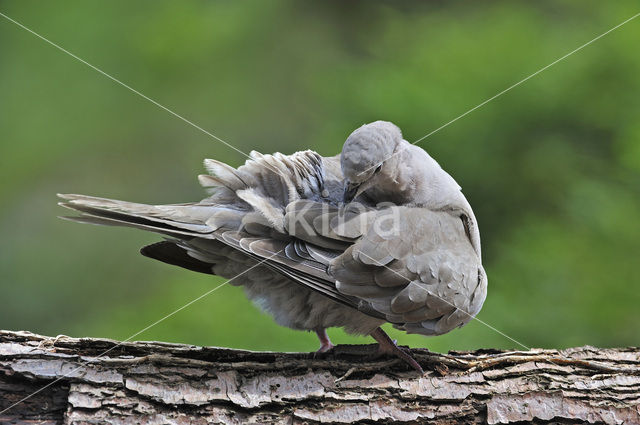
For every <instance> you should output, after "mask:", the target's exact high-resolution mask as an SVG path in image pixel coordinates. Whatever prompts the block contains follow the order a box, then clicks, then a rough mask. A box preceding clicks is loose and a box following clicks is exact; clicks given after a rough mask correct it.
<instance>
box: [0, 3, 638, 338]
mask: <svg viewBox="0 0 640 425" xmlns="http://www.w3.org/2000/svg"><path fill="white" fill-rule="evenodd" d="M0 10H1V11H2V12H3V13H6V14H7V15H9V16H11V17H12V18H14V19H16V20H18V21H20V22H22V23H23V24H24V25H26V26H28V27H30V28H32V29H34V30H35V31H37V32H39V33H40V34H42V35H43V36H45V37H47V38H50V39H51V40H52V41H54V42H55V43H58V44H60V45H61V46H63V47H64V48H66V49H68V50H69V51H71V52H73V53H75V54H77V55H78V56H79V57H81V58H83V59H85V60H87V61H88V62H90V63H92V64H94V65H95V66H97V67H99V68H101V69H103V70H104V71H105V72H108V73H111V74H113V75H114V76H115V77H117V78H119V79H121V80H122V81H124V82H125V83H127V84H129V85H131V86H132V87H134V88H135V89H137V90H139V91H140V92H142V93H144V94H145V95H147V96H149V97H151V98H152V99H154V100H156V101H157V102H159V103H161V104H162V105H165V106H167V107H168V108H170V109H172V110H174V111H176V112H177V113H179V114H182V115H183V116H185V117H186V118H188V119H189V120H191V121H193V122H194V123H197V124H198V125H199V126H201V127H203V128H204V129H206V130H208V131H211V132H212V133H214V134H216V135H217V136H219V137H221V138H222V139H224V140H226V141H228V142H229V143H231V144H233V145H234V146H236V147H238V148H239V149H241V150H243V151H245V152H248V151H250V150H251V149H256V150H259V151H263V152H272V151H281V152H285V153H291V152H294V151H296V150H300V149H306V148H312V149H315V150H317V151H318V152H320V153H321V154H325V155H333V154H335V153H337V152H338V151H339V150H340V148H341V145H342V143H343V141H344V139H345V138H346V136H347V135H348V134H349V133H350V132H351V131H352V130H353V129H354V128H356V127H358V126H360V125H361V124H363V123H365V122H369V121H373V120H376V119H385V120H390V121H393V122H395V123H396V124H398V125H399V126H400V127H401V128H402V129H403V131H404V135H405V138H406V139H407V140H409V141H414V140H417V139H418V138H420V137H422V136H423V135H425V134H427V133H429V132H430V131H432V130H434V129H436V128H438V127H440V126H441V125H442V124H444V123H446V122H448V121H450V120H451V119H453V118H455V117H456V116H458V115H459V114H461V113H463V112H465V111H467V110H468V109H470V108H472V107H473V106H475V105H477V104H479V103H480V102H482V101H484V100H486V99H488V98H489V97H491V96H493V95H495V94H496V93H498V92H500V91H501V90H503V89H505V88H506V87H508V86H510V85H511V84H513V83H516V82H517V81H519V80H521V79H522V78H524V77H526V76H527V75H529V74H531V73H533V72H534V71H536V70H538V69H540V68H541V67H543V66H545V65H547V64H549V63H551V62H553V61H554V60H555V59H557V58H559V57H560V56H562V55H564V54H566V53H568V52H570V51H571V50H573V49H574V48H576V47H577V46H579V45H581V44H583V43H585V42H587V41H589V40H591V39H592V38H594V37H595V36H596V35H598V34H601V33H603V32H604V31H606V30H608V29H609V28H611V27H613V26H614V25H617V24H618V23H620V22H622V21H623V20H625V19H627V18H628V17H630V16H632V15H633V14H635V13H637V12H638V3H637V2H636V1H631V0H628V1H618V2H601V1H596V0H589V1H586V2H574V1H568V0H564V1H538V2H525V1H518V2H507V1H494V2H473V1H458V2H443V1H434V2H418V1H415V2H401V4H398V5H396V3H394V2H390V1H377V2H373V1H368V2H365V1H359V2H358V1H349V2H342V1H330V2H294V1H277V2H276V1H274V2H258V1H251V2H223V1H212V2H200V1H188V2H168V1H139V2H126V1H111V2H105V1H102V2H95V1H94V2H84V1H69V2H65V3H64V7H61V4H60V3H57V2H40V1H35V0H29V1H7V0H5V1H0ZM639 40H640V19H637V20H635V21H632V22H630V23H628V24H627V25H625V26H623V27H621V28H620V29H618V30H616V31H614V32H612V33H611V34H609V35H607V36H605V37H603V38H602V39H600V40H598V41H597V42H595V43H593V44H592V45H590V46H588V47H586V48H585V49H584V50H581V51H579V52H577V53H576V54H574V55H572V56H570V57H568V58H567V59H566V60H564V61H562V62H560V63H558V64H556V65H554V66H553V67H551V68H549V69H548V70H546V71H544V72H542V73H541V74H539V75H537V76H535V77H533V78H532V79H530V80H529V81H526V82H525V83H523V84H522V85H521V86H518V87H516V88H514V89H513V90H511V91H509V92H508V93H506V94H504V95H503V96H501V97H499V98H498V99H496V100H494V101H492V102H490V103H488V104H487V105H485V106H483V107H482V108H480V109H478V110H476V111H474V112H473V113H471V114H469V115H468V116H465V117H464V118H462V119H460V120H459V121H457V122H455V123H453V124H452V125H450V126H448V127H446V128H445V129H443V130H441V131H439V132H437V133H436V134H434V135H432V136H430V137H429V138H427V139H425V140H423V141H421V142H420V145H421V146H422V147H424V148H425V149H427V150H428V151H429V152H430V153H431V155H432V156H434V157H435V158H436V159H437V160H438V161H439V162H440V163H441V164H442V165H443V167H444V168H445V169H446V170H448V171H449V172H450V173H451V174H452V175H453V176H454V177H455V178H456V179H457V181H458V182H459V183H460V184H461V185H462V186H463V189H464V192H465V194H466V195H467V197H468V198H469V200H470V202H471V204H472V205H473V207H474V210H475V212H476V215H477V217H478V220H479V223H480V229H481V234H482V238H483V254H484V261H485V264H486V269H487V272H488V276H489V295H488V298H487V301H486V303H485V306H484V309H483V310H482V312H481V313H480V315H479V319H481V320H482V321H483V322H485V323H486V324H489V325H491V326H493V327H495V328H496V329H499V330H500V331H501V332H503V333H504V334H506V335H509V336H510V337H512V338H515V339H516V340H518V341H519V342H521V343H522V344H525V345H527V346H536V347H566V346H573V345H583V344H592V345H599V346H625V345H638V338H639V336H640V332H639V330H638V327H639V323H640V309H639V308H638V305H639V303H640V294H639V290H638V289H639V288H638V285H639V283H640V277H639V275H638V272H637V264H638V259H637V258H638V254H639V253H640V242H639V239H640V221H639V220H638V218H639V214H640V196H639V195H640V119H638V118H639V116H640V96H638V93H640V55H638V53H637V52H638V50H637V48H638V41H639ZM0 131H1V134H2V137H1V142H0V163H1V164H2V165H1V167H0V197H1V199H2V204H1V207H0V227H1V232H0V234H1V235H2V242H1V245H0V246H1V255H0V294H2V295H1V298H2V300H1V304H0V327H1V328H8V329H28V330H31V331H35V332H41V333H45V334H51V335H56V334H68V335H74V336H101V337H111V338H118V339H123V338H127V337H129V336H130V335H132V334H134V333H135V332H137V331H139V330H140V329H142V328H144V327H146V326H148V325H150V324H152V323H153V322H155V321H156V320H158V319H159V318H161V317H164V316H165V315H167V314H169V313H170V312H172V311H174V310H175V309H177V308H179V307H180V306H182V305H184V304H185V303H187V302H189V301H191V300H193V299H195V298H196V297H198V296H200V295H201V294H203V293H205V292H206V291H208V290H209V289H211V288H213V286H214V285H218V284H220V283H221V282H222V280H221V279H218V278H211V277H210V276H204V275H197V274H195V273H192V272H188V271H185V270H180V269H177V268H172V267H170V266H167V265H164V264H161V263H157V262H153V261H150V260H148V259H145V258H143V257H141V256H140V255H138V254H137V248H138V247H140V246H142V245H144V244H146V243H150V242H153V241H156V240H158V237H156V236H155V235H150V234H144V233H143V232H138V231H134V230H128V229H116V228H102V227H92V226H81V225H77V224H71V223H68V222H63V221H62V220H59V219H57V218H56V216H57V215H59V214H63V211H61V209H60V208H59V207H57V206H56V204H55V202H56V199H55V193H56V192H77V193H87V194H94V195H99V196H106V197H114V198H119V199H126V200H135V201H140V202H150V203H174V202H186V201H191V200H197V199H200V198H201V197H202V196H203V195H204V192H203V191H202V189H201V188H200V187H199V186H198V184H197V182H196V180H195V175H196V174H199V173H201V172H202V166H201V160H202V158H204V157H215V158H217V159H220V160H223V161H226V162H229V163H231V164H234V165H239V164H241V163H242V162H243V160H244V157H243V156H242V155H240V154H239V153H237V152H235V151H233V150H232V149H229V148H228V147H226V146H224V145H223V144H221V143H219V142H218V141H216V140H213V139H212V138H210V137H208V136H206V135H205V134H203V133H202V132H200V131H198V130H196V129H194V128H193V127H190V126H189V125H187V124H186V123H184V122H183V121H181V120H179V119H177V118H175V117H173V116H171V115H170V114H168V113H167V112H166V111H163V110H161V109H160V108H158V107H156V106H154V105H153V104H151V103H150V102H148V101H146V100H144V99H142V98H140V97H138V96H136V95H135V94H133V93H131V92H130V91H128V90H126V89H125V88H123V87H121V86H119V85H117V84H115V83H114V82H113V81H110V80H109V79H107V78H105V77H104V76H102V75H100V74H99V73H97V72H95V71H94V70H92V69H90V68H88V67H87V66H85V65H83V64H81V63H80V62H78V61H76V60H74V59H73V58H71V57H70V56H67V55H65V54H63V53H62V52H60V51H59V50H56V49H54V48H53V47H52V46H50V45H48V44H46V43H45V42H43V41H42V40H39V39H38V38H36V37H35V36H34V35H32V34H29V33H28V32H26V31H24V30H22V29H20V28H18V27H17V26H15V25H14V24H12V23H10V22H8V21H6V20H5V19H2V18H0ZM330 335H331V336H332V337H333V338H334V339H335V341H337V342H365V341H370V340H369V339H367V338H353V337H350V336H347V335H345V334H344V333H342V332H341V331H340V330H332V331H331V332H330ZM393 336H394V337H395V338H397V339H398V340H399V342H400V343H403V344H411V345H414V346H426V347H429V348H431V349H433V350H437V351H446V350H448V349H471V348H478V347H504V348H506V347H514V348H518V345H517V344H516V343H515V342H514V341H512V340H510V339H507V338H505V337H504V336H503V335H501V334H500V333H498V332H496V331H495V330H493V329H491V328H490V327H488V326H485V324H483V323H480V322H479V321H473V322H472V323H470V324H469V325H467V326H466V327H465V328H463V329H461V330H456V331H454V332H451V333H450V334H448V335H445V336H441V337H436V338H425V337H421V336H408V335H405V334H403V333H400V332H394V334H393ZM136 339H158V340H165V341H176V342H186V343H193V344H208V345H221V346H231V347H238V348H248V349H264V350H291V351H292V350H314V349H315V348H316V347H317V342H316V341H315V336H314V335H311V334H308V333H304V332H296V331H291V330H288V329H285V328H281V327H278V326H277V325H276V324H275V323H274V322H273V321H272V320H271V319H270V318H269V317H267V316H266V315H264V314H262V313H261V312H259V311H258V310H257V309H256V308H255V307H254V306H253V305H251V303H250V302H249V301H247V300H246V299H245V298H244V296H243V294H242V291H241V289H239V288H235V287H230V286H223V287H221V288H220V289H219V290H216V291H215V292H213V293H212V294H210V295H208V296H206V297H204V298H203V299H201V300H199V301H197V302H195V303H193V304H192V305H190V306H189V307H187V308H185V309H184V310H182V311H180V312H178V313H176V314H175V315H173V316H171V317H169V318H167V319H166V320H164V321H163V322H161V323H159V324H157V325H155V326H153V327H152V328H151V329H149V330H147V331H145V332H143V333H141V334H140V335H137V336H136Z"/></svg>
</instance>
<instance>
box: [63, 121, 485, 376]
mask: <svg viewBox="0 0 640 425" xmlns="http://www.w3.org/2000/svg"><path fill="white" fill-rule="evenodd" d="M204 166H205V168H206V170H207V174H203V175H200V176H198V180H199V182H200V184H201V185H202V186H203V187H204V189H205V190H206V191H207V194H208V196H207V197H206V198H204V199H202V200H201V201H198V202H191V203H183V204H163V205H147V204H141V203H132V202H125V201H119V200H113V199H106V198H99V197H94V196H86V195H76V194H59V195H58V196H59V197H60V198H62V201H61V202H60V203H59V204H60V205H61V206H63V207H66V208H70V209H72V210H75V211H76V212H77V213H79V215H74V216H70V217H62V218H67V219H70V220H73V221H77V222H83V223H90V224H100V225H119V226H130V227H134V228H139V229H143V230H147V231H151V232H155V233H158V234H160V235H162V236H163V240H162V241H159V242H157V243H153V244H151V245H148V246H145V247H143V248H142V249H141V251H140V252H141V254H142V255H144V256H146V257H150V258H152V259H155V260H159V261H162V262H164V263H168V264H171V265H175V266H179V267H182V268H185V269H188V270H192V271H195V272H199V273H207V274H212V275H218V276H221V277H223V278H226V279H230V280H229V283H230V284H231V285H234V286H241V287H243V289H244V292H245V294H246V296H247V297H248V298H249V299H250V300H251V301H252V302H253V303H254V304H255V305H257V306H258V307H259V308H260V309H262V310H263V311H264V312H266V313H267V314H268V315H270V316H272V317H273V319H274V320H275V322H276V323H277V324H279V325H282V326H285V327H288V328H292V329H296V330H301V331H310V332H315V333H316V334H317V336H318V338H319V341H320V348H319V349H318V351H317V352H318V353H325V352H329V351H331V350H333V349H334V345H333V344H332V343H331V341H330V339H329V337H328V335H327V329H328V328H333V327H339V328H343V329H344V331H345V332H346V333H348V334H354V335H370V336H372V337H373V338H374V339H375V340H376V341H377V342H378V353H379V354H381V355H382V354H391V355H395V356H397V357H398V358H400V359H402V360H403V361H404V362H406V363H407V364H408V365H409V366H410V367H412V368H414V369H415V370H417V371H418V372H420V373H423V369H422V367H421V365H420V364H418V362H417V361H416V360H415V359H414V358H413V357H412V356H411V354H410V352H409V351H406V350H404V349H403V348H401V347H398V345H397V344H396V341H393V340H392V339H391V338H390V337H389V336H388V334H387V333H386V332H385V331H384V330H382V328H381V325H383V324H385V323H391V324H392V326H393V327H394V328H397V329H400V330H403V331H405V332H407V333H413V334H422V335H426V336H434V335H441V334H444V333H447V332H449V331H451V330H453V329H455V328H458V327H461V326H463V325H465V324H466V323H468V322H469V321H471V320H472V319H473V318H474V317H475V316H476V315H477V314H478V312H479V311H480V309H481V307H482V304H483V303H484V300H485V298H486V295H487V276H486V273H485V270H484V268H483V266H482V260H481V247H480V233H479V229H478V224H477V221H476V218H475V215H474V213H473V210H472V209H471V206H470V204H469V202H468V201H467V199H466V198H465V196H464V195H463V193H462V190H461V187H460V186H459V185H458V184H457V183H456V181H455V180H454V179H453V177H451V176H450V175H449V174H448V173H447V172H446V171H445V170H443V169H442V167H441V166H440V165H439V164H438V162H436V160H435V159H433V158H432V157H431V156H430V155H429V154H428V153H427V152H426V151H425V150H424V149H422V148H421V147H419V146H416V145H414V144H411V143H409V142H408V141H406V140H404V138H403V135H402V132H401V130H400V128H399V127H397V126H396V125H395V124H393V123H391V122H388V121H375V122H372V123H368V124H364V125H362V126H361V127H359V128H357V129H356V130H354V131H353V132H352V133H351V134H350V135H349V136H348V137H347V138H346V141H345V142H344V145H343V147H342V151H341V152H340V153H339V154H337V155H335V156H331V157H322V156H321V155H319V154H318V153H316V152H314V151H312V150H305V151H299V152H295V153H293V154H290V155H285V154H282V153H279V152H276V153H274V154H261V153H258V152H255V151H252V152H251V153H250V154H249V156H248V159H247V160H246V162H245V163H244V164H243V165H241V166H239V167H237V168H234V167H232V166H230V165H227V164H225V163H223V162H221V161H217V160H215V159H206V160H205V161H204Z"/></svg>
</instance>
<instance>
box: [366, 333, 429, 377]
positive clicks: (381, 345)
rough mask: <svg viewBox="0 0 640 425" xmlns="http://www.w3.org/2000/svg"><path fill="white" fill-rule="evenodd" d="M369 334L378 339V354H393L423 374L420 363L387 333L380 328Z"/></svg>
mask: <svg viewBox="0 0 640 425" xmlns="http://www.w3.org/2000/svg"><path fill="white" fill-rule="evenodd" d="M371 336H372V337H373V338H374V339H375V340H376V341H378V354H379V355H385V354H391V355H394V356H396V357H398V358H400V359H401V360H402V361H404V362H405V363H407V364H408V365H409V366H411V367H412V368H413V369H415V370H416V371H417V372H418V373H419V374H420V375H424V370H423V369H422V367H421V366H420V364H419V363H418V362H417V361H416V360H415V359H414V358H413V357H412V356H411V354H410V353H408V352H407V351H405V349H403V348H400V347H398V345H397V344H396V341H395V340H392V339H391V338H389V335H387V334H386V333H385V332H384V331H383V330H382V329H381V328H378V329H376V330H375V331H373V333H372V334H371Z"/></svg>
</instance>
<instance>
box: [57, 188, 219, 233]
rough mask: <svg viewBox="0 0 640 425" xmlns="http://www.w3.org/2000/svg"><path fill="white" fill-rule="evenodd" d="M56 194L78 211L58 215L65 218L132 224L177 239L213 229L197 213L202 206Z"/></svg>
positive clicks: (115, 224)
mask: <svg viewBox="0 0 640 425" xmlns="http://www.w3.org/2000/svg"><path fill="white" fill-rule="evenodd" d="M58 197H60V198H62V199H63V200H64V201H62V202H60V203H59V205H61V206H63V207H65V208H69V209H72V210H75V211H78V212H80V213H81V214H80V215H79V216H72V217H68V216H65V217H61V218H63V219H66V220H71V221H76V222H80V223H90V224H101V225H111V226H127V227H135V228H138V229H143V230H147V231H152V232H155V233H162V234H165V235H168V236H172V237H178V238H184V237H189V236H193V237H197V236H200V237H202V236H204V235H206V234H210V233H211V232H212V229H211V227H209V226H207V225H206V224H205V222H204V221H201V220H200V219H199V216H202V217H204V216H205V214H203V211H201V210H202V209H203V208H207V206H204V205H202V206H201V205H197V204H175V205H147V204H139V203H133V202H126V201H119V200H115V199H107V198H98V197H95V196H87V195H75V194H58ZM208 208H209V209H210V208H211V207H208ZM209 215H210V213H209Z"/></svg>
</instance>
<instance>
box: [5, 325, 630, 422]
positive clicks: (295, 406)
mask: <svg viewBox="0 0 640 425" xmlns="http://www.w3.org/2000/svg"><path fill="white" fill-rule="evenodd" d="M361 348H362V347H359V351H361ZM373 348H374V347H373V346H372V349H373ZM353 350H354V349H353V346H339V347H338V349H337V350H336V351H335V352H334V353H328V354H321V355H317V356H315V358H314V357H313V356H311V355H309V354H306V353H271V352H249V351H240V350H231V349H226V348H215V347H196V346H191V345H180V344H167V343H161V342H125V343H119V342H117V341H112V340H106V339H94V338H80V339H75V338H69V337H58V338H49V337H44V336H40V335H35V334H32V333H29V332H9V331H0V411H1V412H2V413H0V423H2V424H5V423H9V424H13V423H16V424H18V423H46V424H67V423H68V424H95V423H110V424H125V423H127V424H128V423H141V424H188V423H194V424H211V423H224V424H240V423H275V424H298V423H310V424H313V423H334V424H342V423H353V422H361V423H430V424H453V423H469V424H485V423H489V424H497V423H529V422H534V423H544V424H546V423H571V424H575V423H607V424H622V423H624V424H640V349H638V348H622V349H599V348H593V347H579V348H572V349H568V350H563V351H557V350H532V351H511V352H506V351H497V350H480V351H474V352H451V353H449V354H437V353H431V352H429V351H427V350H424V349H413V350H411V351H412V354H413V356H414V357H415V358H416V360H418V362H419V363H420V364H421V365H422V366H423V367H424V369H425V370H426V371H427V372H426V373H425V375H424V376H418V375H417V373H416V372H415V371H413V370H409V369H408V367H407V366H406V365H405V364H404V363H402V362H401V361H399V360H397V359H395V358H373V357H369V358H366V359H363V357H362V354H360V353H358V354H355V353H354V352H353ZM105 352H106V353H105ZM42 388H44V389H42ZM37 390H40V391H39V392H37V393H36V394H35V395H33V396H31V397H30V398H28V399H26V400H24V401H22V402H20V403H19V404H17V405H15V406H13V407H11V408H10V409H8V410H7V408H9V407H10V406H12V405H13V404H14V403H16V402H19V401H20V400H22V399H23V398H25V397H27V396H28V395H30V394H32V393H34V392H35V391H37Z"/></svg>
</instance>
